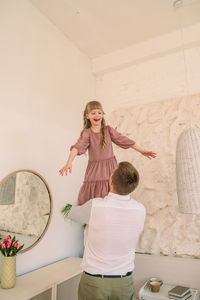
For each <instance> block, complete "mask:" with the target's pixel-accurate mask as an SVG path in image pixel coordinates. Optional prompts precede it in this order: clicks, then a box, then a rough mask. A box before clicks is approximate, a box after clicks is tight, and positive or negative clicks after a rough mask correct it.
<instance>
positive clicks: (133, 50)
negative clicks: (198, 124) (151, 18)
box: [93, 24, 200, 288]
mask: <svg viewBox="0 0 200 300" xmlns="http://www.w3.org/2000/svg"><path fill="white" fill-rule="evenodd" d="M199 30H200V24H196V25H194V26H192V27H189V28H187V29H185V30H184V32H183V33H184V34H183V36H184V51H185V56H184V55H183V51H182V49H181V48H182V45H181V42H180V32H174V33H172V34H168V35H165V36H161V37H159V38H155V39H152V40H149V41H146V42H144V43H141V44H137V45H133V46H131V47H129V48H126V49H122V50H120V51H117V52H115V53H112V54H109V55H105V56H103V57H99V58H97V59H95V60H93V72H94V74H95V76H96V98H97V99H99V101H101V102H102V103H103V107H104V110H105V112H106V113H107V121H108V122H109V121H111V123H110V125H114V124H112V120H113V118H112V115H113V116H114V113H113V114H112V112H113V111H115V112H116V111H117V112H118V113H119V114H120V109H121V118H122V119H123V120H125V121H126V122H125V123H127V121H128V120H127V118H126V116H127V111H128V112H129V111H130V113H131V108H132V112H133V110H134V106H137V105H138V107H139V105H140V107H141V106H142V105H143V106H144V107H145V106H146V105H147V104H149V103H152V106H153V103H154V102H157V103H158V102H160V101H161V100H163V101H164V100H168V99H172V101H173V99H176V100H177V98H180V97H182V96H184V95H187V94H199V93H200V84H199V78H200V55H199V53H200V34H199ZM184 60H185V62H184ZM188 99H189V98H188ZM174 105H175V104H174ZM188 105H190V103H189V102H188ZM155 106H156V105H155ZM124 108H126V109H124ZM146 109H147V108H146ZM199 115H200V112H199ZM132 123H133V124H134V120H133V122H132ZM147 124H148V123H146V125H147ZM121 125H122V127H123V122H121ZM144 126H145V122H144ZM166 126H167V124H166ZM128 131H129V134H130V136H131V137H132V138H134V136H132V135H131V133H130V128H128ZM133 132H134V130H133ZM138 136H139V137H140V133H138ZM136 142H137V143H138V144H140V145H143V142H144V141H143V140H141V139H140V138H139V139H137V140H136ZM158 143H159V142H158V141H157V142H156V143H155V144H158ZM153 144H154V143H153V141H152V142H151V149H150V150H153V151H155V152H157V153H158V154H159V156H160V157H158V158H157V160H161V159H162V155H165V153H161V152H160V151H159V150H160V149H159V148H158V149H154V148H152V147H153ZM144 147H146V148H147V145H144ZM122 151H123V150H122ZM117 153H118V151H116V154H117ZM119 153H120V156H119V157H118V155H117V157H118V158H119V159H120V160H123V159H124V160H126V159H127V157H130V155H131V153H128V152H127V154H125V152H120V151H119ZM122 153H124V157H123V155H122ZM128 154H129V156H127V155H128ZM138 157H139V154H135V153H134V154H133V155H132V160H135V163H136V165H137V164H138V165H139V166H140V168H141V169H142V170H141V171H143V169H144V170H145V167H144V168H143V167H142V165H141V164H139V159H138V160H137V158H138ZM152 163H153V162H149V161H146V164H147V166H148V165H149V164H152ZM155 166H156V164H155ZM168 167H169V168H170V166H168ZM147 177H148V176H147ZM150 177H151V178H152V176H150ZM151 178H150V179H149V182H151ZM147 183H148V182H147ZM160 193H162V191H160ZM141 197H142V195H141ZM163 197H165V191H163ZM147 203H148V201H147ZM183 219H185V218H184V217H183ZM185 226H186V227H187V222H186V223H185ZM177 234H178V233H177ZM189 239H190V238H189ZM188 246H189V245H188ZM190 246H191V245H190ZM186 256H187V255H186ZM172 270H173V271H172ZM149 277H161V278H162V280H163V281H164V282H166V283H172V284H173V283H175V284H184V285H189V286H191V287H196V288H200V283H199V278H200V260H199V259H192V258H175V257H170V256H168V257H167V258H166V257H165V256H162V255H157V256H156V257H155V256H153V255H145V254H141V255H136V269H135V275H134V278H135V283H136V286H137V288H138V287H139V286H141V284H142V283H144V281H145V280H147V279H148V278H149ZM197 278H198V279H197Z"/></svg>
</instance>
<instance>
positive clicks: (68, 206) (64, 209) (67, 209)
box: [61, 204, 72, 217]
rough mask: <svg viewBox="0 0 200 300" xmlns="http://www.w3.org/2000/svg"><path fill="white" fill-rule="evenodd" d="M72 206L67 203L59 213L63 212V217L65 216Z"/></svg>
mask: <svg viewBox="0 0 200 300" xmlns="http://www.w3.org/2000/svg"><path fill="white" fill-rule="evenodd" d="M71 208H72V205H71V204H67V205H65V207H64V208H63V209H62V210H61V213H62V214H63V216H64V217H67V216H68V214H69V212H70V210H71Z"/></svg>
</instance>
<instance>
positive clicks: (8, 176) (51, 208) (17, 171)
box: [0, 169, 53, 254]
mask: <svg viewBox="0 0 200 300" xmlns="http://www.w3.org/2000/svg"><path fill="white" fill-rule="evenodd" d="M19 172H28V173H32V174H34V175H36V176H38V177H39V178H40V179H41V180H42V181H43V183H44V184H45V186H46V189H47V192H48V195H49V201H50V213H49V218H48V221H47V224H46V226H45V228H44V230H43V232H42V234H41V235H40V237H39V238H38V239H37V240H36V241H35V242H34V243H33V244H32V245H31V246H29V247H27V248H26V249H22V250H21V251H20V252H19V254H20V253H24V252H26V251H28V250H31V249H32V248H33V247H35V246H36V245H37V244H38V243H39V242H40V241H41V239H42V238H43V236H44V235H45V233H46V231H47V229H48V227H49V224H50V221H51V218H52V210H53V203H52V196H51V192H50V189H49V186H48V184H47V182H46V180H45V179H44V178H43V177H42V176H41V175H40V174H39V173H37V172H35V171H33V170H29V169H20V170H16V171H14V172H12V173H10V174H8V175H7V176H6V177H4V178H3V180H1V181H0V187H1V185H2V184H3V183H4V182H5V181H6V180H8V179H9V178H10V177H12V176H13V175H15V174H17V173H19Z"/></svg>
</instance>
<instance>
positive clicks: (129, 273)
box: [85, 272, 133, 278]
mask: <svg viewBox="0 0 200 300" xmlns="http://www.w3.org/2000/svg"><path fill="white" fill-rule="evenodd" d="M132 273H133V272H127V273H126V274H125V275H101V274H90V273H88V272H85V274H87V275H90V276H94V277H101V278H122V277H126V276H129V275H131V274H132Z"/></svg>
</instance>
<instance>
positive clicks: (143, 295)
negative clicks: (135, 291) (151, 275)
mask: <svg viewBox="0 0 200 300" xmlns="http://www.w3.org/2000/svg"><path fill="white" fill-rule="evenodd" d="M175 286H176V284H175V285H168V284H162V285H161V287H160V291H159V292H158V293H154V292H152V291H151V290H150V287H149V282H146V283H145V284H144V285H143V286H142V287H141V289H140V290H139V299H140V300H169V297H168V291H169V290H171V289H172V288H174V287H175ZM190 291H191V293H192V296H191V297H190V298H188V300H200V293H199V290H197V289H190ZM170 300H171V299H170ZM180 300H181V298H180Z"/></svg>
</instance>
